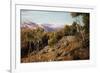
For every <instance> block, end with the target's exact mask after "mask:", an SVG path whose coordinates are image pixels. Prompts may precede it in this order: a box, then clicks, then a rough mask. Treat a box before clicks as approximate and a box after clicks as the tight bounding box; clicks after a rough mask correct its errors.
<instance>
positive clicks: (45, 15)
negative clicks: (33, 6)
mask: <svg viewBox="0 0 100 73" xmlns="http://www.w3.org/2000/svg"><path fill="white" fill-rule="evenodd" d="M74 20H75V19H74V18H72V16H71V15H70V12H61V11H57V12H56V11H36V10H21V23H24V22H35V23H38V24H59V25H62V24H69V25H71V24H72V22H73V21H74ZM80 21H82V19H81V18H80Z"/></svg>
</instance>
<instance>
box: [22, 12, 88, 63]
mask: <svg viewBox="0 0 100 73" xmlns="http://www.w3.org/2000/svg"><path fill="white" fill-rule="evenodd" d="M71 15H72V17H73V18H77V19H78V17H79V16H82V19H83V20H82V21H83V23H84V25H83V26H81V25H80V24H79V23H78V22H77V21H75V22H73V23H72V25H65V27H64V28H63V29H60V30H57V31H52V32H46V31H45V30H44V29H42V28H37V29H33V30H31V29H21V62H22V63H25V62H41V61H63V60H85V59H89V13H71Z"/></svg>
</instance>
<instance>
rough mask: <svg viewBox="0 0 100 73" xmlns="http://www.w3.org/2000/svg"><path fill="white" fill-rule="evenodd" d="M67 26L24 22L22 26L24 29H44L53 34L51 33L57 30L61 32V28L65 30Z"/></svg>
mask: <svg viewBox="0 0 100 73" xmlns="http://www.w3.org/2000/svg"><path fill="white" fill-rule="evenodd" d="M64 26H65V25H57V24H37V23H34V22H28V23H26V22H24V23H23V24H21V28H22V29H37V28H42V29H44V30H45V31H46V32H51V31H55V30H59V29H61V28H63V27H64Z"/></svg>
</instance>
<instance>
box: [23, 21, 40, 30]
mask: <svg viewBox="0 0 100 73" xmlns="http://www.w3.org/2000/svg"><path fill="white" fill-rule="evenodd" d="M38 27H39V26H38V24H36V23H33V22H29V23H26V22H24V23H23V24H21V28H22V29H37V28H38Z"/></svg>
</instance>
